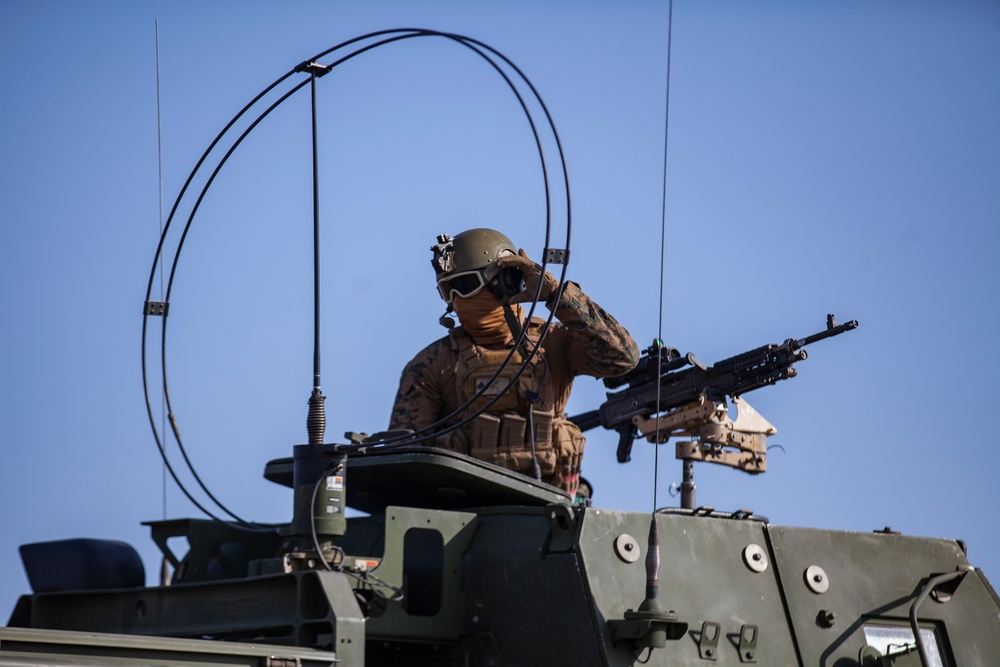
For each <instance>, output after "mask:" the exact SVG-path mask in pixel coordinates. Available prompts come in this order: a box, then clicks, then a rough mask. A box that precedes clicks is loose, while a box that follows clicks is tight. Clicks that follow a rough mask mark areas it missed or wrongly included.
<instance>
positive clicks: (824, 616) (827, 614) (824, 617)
mask: <svg viewBox="0 0 1000 667" xmlns="http://www.w3.org/2000/svg"><path fill="white" fill-rule="evenodd" d="M816 622H817V623H818V624H819V625H820V627H823V628H832V627H833V624H834V623H836V622H837V614H836V613H835V612H833V611H830V610H829V609H822V610H820V612H819V614H818V615H817V616H816Z"/></svg>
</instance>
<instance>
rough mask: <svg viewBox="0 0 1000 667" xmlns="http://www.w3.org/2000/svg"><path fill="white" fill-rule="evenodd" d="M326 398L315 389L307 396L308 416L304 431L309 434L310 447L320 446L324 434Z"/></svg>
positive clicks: (318, 389) (317, 388)
mask: <svg viewBox="0 0 1000 667" xmlns="http://www.w3.org/2000/svg"><path fill="white" fill-rule="evenodd" d="M325 402H326V396H324V395H323V392H322V391H320V388H319V387H316V388H314V389H313V391H312V395H311V396H309V416H308V417H306V431H307V432H308V433H309V444H310V445H322V444H323V435H324V434H325V433H326V408H325V407H324V406H325Z"/></svg>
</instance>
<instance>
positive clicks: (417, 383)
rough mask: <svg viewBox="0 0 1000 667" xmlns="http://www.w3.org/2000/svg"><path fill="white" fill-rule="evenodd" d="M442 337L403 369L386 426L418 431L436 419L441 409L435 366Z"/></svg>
mask: <svg viewBox="0 0 1000 667" xmlns="http://www.w3.org/2000/svg"><path fill="white" fill-rule="evenodd" d="M446 344H447V341H446V340H444V339H442V340H438V341H435V342H434V343H431V344H430V345H428V346H427V347H425V348H424V349H423V350H421V351H420V353H418V354H417V356H415V357H414V358H413V359H412V360H411V361H410V363H408V364H406V367H405V368H403V374H402V375H401V376H400V378H399V391H397V392H396V400H395V402H394V403H393V406H392V416H391V417H390V418H389V429H390V430H393V429H411V430H414V431H416V430H418V429H421V428H423V427H425V426H427V425H429V424H433V423H434V422H436V421H437V420H438V419H439V418H440V415H441V411H442V402H443V401H442V391H441V387H440V383H439V382H437V381H436V379H435V378H436V377H437V375H438V374H437V373H436V372H435V370H434V369H435V368H436V366H437V362H438V360H439V357H440V355H441V352H442V345H446Z"/></svg>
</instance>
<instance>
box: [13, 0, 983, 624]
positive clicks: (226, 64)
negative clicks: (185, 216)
mask: <svg viewBox="0 0 1000 667" xmlns="http://www.w3.org/2000/svg"><path fill="white" fill-rule="evenodd" d="M666 6H667V5H666V4H665V3H663V2H658V3H653V2H621V3H619V2H615V3H612V2H549V3H545V4H541V3H534V2H504V3H499V2H378V3H375V2H365V3H362V2H337V3H307V2H289V3H281V4H280V5H279V4H277V3H254V2H249V3H247V2H241V3H235V2H232V3H230V2H214V3H194V2H141V3H126V2H99V1H98V2H88V3H74V2H44V1H42V2H30V3H29V2H23V1H16V0H4V1H3V2H0V216H2V224H0V234H2V241H0V313H2V317H3V326H2V327H0V389H2V403H0V443H2V450H0V507H3V512H2V514H0V517H2V518H0V572H2V573H3V575H2V577H0V615H2V616H3V617H4V619H6V615H7V614H8V613H9V611H8V610H10V609H12V608H13V605H14V602H15V600H16V598H17V596H18V595H19V594H21V593H24V592H27V590H28V584H27V580H26V578H25V576H24V574H23V570H22V568H21V565H20V561H19V557H18V555H17V546H18V545H19V544H22V543H27V542H35V541H43V540H48V539H58V538H69V537H84V536H85V537H101V538H109V539H121V540H124V541H127V542H130V543H132V544H133V545H135V546H136V547H137V548H139V550H140V553H141V554H142V556H143V558H144V560H145V564H146V568H147V572H148V575H149V580H150V582H153V581H154V580H155V573H156V571H157V563H158V559H157V552H156V549H155V546H154V545H153V544H152V542H151V540H149V538H148V530H147V529H146V528H145V527H143V526H141V525H140V522H141V521H144V520H153V519H159V518H162V517H163V516H164V515H166V516H167V517H183V516H196V515H197V512H196V510H194V509H193V508H192V507H191V506H190V505H189V504H188V503H187V501H186V500H184V499H183V498H182V497H181V495H180V493H179V492H178V491H177V490H176V489H175V488H174V487H173V486H172V485H168V488H167V490H166V493H165V494H164V490H163V471H162V466H161V463H160V461H159V458H158V455H157V453H156V451H155V447H154V444H153V438H152V435H151V433H150V428H149V423H148V420H147V417H146V412H145V406H144V402H143V393H142V384H141V359H140V344H141V340H140V333H141V326H142V317H141V311H142V302H143V299H144V297H145V290H146V284H147V280H148V277H149V274H150V267H151V265H152V261H153V256H154V252H155V249H156V244H157V240H158V237H159V224H160V222H159V220H160V206H159V200H158V170H157V164H158V161H157V106H156V62H155V47H154V20H155V19H156V18H157V17H158V18H159V24H160V76H161V92H162V148H163V150H162V164H163V196H164V209H165V210H166V211H169V208H170V206H171V205H172V203H173V201H174V198H175V197H176V196H177V194H178V192H179V190H180V188H181V185H182V184H183V182H184V180H185V178H187V175H188V173H189V172H190V170H191V168H192V167H193V166H194V164H195V162H196V161H197V159H198V157H199V156H200V155H201V153H202V151H204V150H205V148H206V147H207V146H208V144H209V142H210V141H211V140H212V139H213V138H214V137H215V135H216V133H217V132H218V131H219V130H221V129H222V127H223V126H224V125H225V123H226V122H227V121H228V120H229V119H230V118H231V117H232V116H233V115H234V114H235V113H236V112H237V111H238V110H239V109H240V108H241V107H242V106H243V105H244V104H245V103H247V102H248V101H249V100H250V99H251V98H252V97H253V96H254V95H255V94H256V93H258V92H259V91H260V90H262V89H263V88H264V87H265V86H266V85H268V84H269V83H271V82H272V81H273V80H275V79H277V78H278V77H279V76H281V75H282V74H284V73H285V72H287V71H288V70H290V69H291V68H292V67H294V66H295V65H296V64H297V63H299V62H301V61H302V60H304V59H306V58H308V57H310V56H312V55H314V54H316V53H318V52H320V51H323V50H325V49H327V48H329V47H331V46H333V45H335V44H337V43H339V42H341V41H344V40H346V39H349V38H351V37H354V36H357V35H360V34H363V33H367V32H370V31H373V30H380V29H386V28H400V27H425V28H432V29H435V30H442V31H453V32H456V33H460V34H464V35H468V36H470V37H474V38H476V39H478V40H481V41H483V42H486V43H487V44H490V45H491V46H493V47H495V48H497V49H498V50H500V51H502V52H503V53H504V54H505V55H507V56H509V57H510V58H511V59H512V60H513V61H514V63H516V64H517V65H518V66H519V67H520V68H521V69H522V70H523V71H524V72H525V73H526V74H527V76H528V77H529V78H530V79H531V81H532V82H533V83H534V85H535V86H536V88H537V89H538V91H539V92H540V94H541V96H542V98H543V99H544V100H545V103H546V105H547V106H548V109H549V111H550V112H551V114H552V116H553V119H554V121H555V125H556V128H557V130H558V132H559V136H560V139H561V141H562V145H563V148H564V151H565V154H566V159H567V165H568V174H569V182H570V192H571V197H572V243H571V251H572V256H571V262H570V264H569V269H568V276H569V277H570V278H571V279H573V280H576V281H577V282H579V283H580V284H581V285H582V286H583V287H584V289H585V290H586V291H587V292H588V293H589V294H590V295H591V296H592V297H593V298H594V299H595V300H596V301H598V302H599V303H600V304H601V305H603V306H605V307H606V308H607V309H608V310H609V311H610V312H612V313H613V314H614V315H615V316H616V317H618V319H619V320H620V321H621V322H622V323H624V324H625V326H626V327H627V328H628V329H629V330H630V331H631V332H632V333H633V335H634V336H635V338H636V339H637V340H638V341H639V342H640V344H641V345H642V346H644V347H645V346H646V345H648V344H649V342H650V341H651V340H652V338H654V337H655V336H656V335H657V332H658V331H659V330H660V327H661V326H662V331H663V336H664V338H665V339H666V340H667V342H668V343H669V344H671V345H673V346H675V347H677V348H679V349H680V350H681V351H682V352H687V351H690V352H694V353H695V354H696V355H697V356H698V357H699V358H700V359H701V360H703V361H705V362H712V361H715V360H718V359H721V358H724V357H728V356H730V355H732V354H735V353H737V352H740V351H742V350H744V349H747V348H750V347H755V346H758V345H761V344H764V343H767V342H781V341H783V340H784V339H786V338H789V337H792V336H797V337H798V336H803V335H805V334H808V333H812V332H814V331H817V330H819V329H821V328H822V327H823V325H824V319H825V315H826V313H828V312H832V313H835V314H836V315H837V317H838V318H839V319H841V320H844V319H848V318H857V319H859V320H860V321H861V327H860V328H859V329H858V330H857V331H856V332H854V333H852V334H849V335H847V336H842V337H840V338H836V339H834V340H831V341H825V342H823V343H820V344H818V345H816V346H815V347H814V348H811V349H810V357H809V359H808V360H807V361H805V362H803V363H801V364H800V365H799V377H797V378H795V379H794V380H792V381H790V382H784V383H781V384H779V385H777V386H775V387H772V388H767V389H764V390H761V391H759V392H755V393H753V394H750V395H749V396H748V399H749V400H750V402H751V403H752V404H753V405H754V407H756V408H757V409H758V411H760V412H761V413H762V414H764V416H765V417H767V418H768V419H769V420H770V421H771V422H772V423H774V424H775V425H776V426H777V427H778V431H779V432H778V434H777V435H776V436H774V437H773V438H772V439H771V443H772V444H780V445H782V448H783V449H782V450H772V455H771V457H770V460H769V470H768V472H767V474H765V475H763V476H759V477H753V478H752V477H749V476H746V475H743V474H741V473H738V472H735V471H733V470H729V469H725V468H712V467H709V466H699V467H698V468H696V481H697V483H698V501H699V504H707V505H713V506H715V507H717V508H720V509H740V508H751V509H753V510H755V511H756V512H757V513H759V514H764V515H766V516H768V517H770V519H771V521H772V522H773V523H776V524H781V525H799V526H810V527H823V528H831V529H836V530H850V531H863V532H867V531H871V530H874V529H881V528H883V527H884V526H890V527H892V528H893V529H894V530H899V531H902V532H903V533H905V534H910V535H921V536H933V537H944V538H954V539H961V540H964V541H965V542H966V543H967V544H968V549H969V559H970V561H971V562H972V563H973V564H975V565H977V566H979V567H982V568H983V569H984V570H985V572H986V574H987V575H988V576H990V577H991V578H992V579H993V581H994V582H996V581H997V579H998V577H1000V491H998V490H997V489H998V487H997V484H996V481H995V475H996V471H997V469H998V468H1000V447H998V445H1000V442H998V437H997V435H996V434H995V432H994V429H993V428H992V421H993V420H992V419H991V415H992V410H993V409H995V406H997V404H998V403H1000V390H998V383H997V381H996V379H995V378H996V377H997V375H998V374H1000V352H998V351H997V349H996V341H997V340H998V339H1000V317H998V305H997V287H998V285H1000V262H998V260H997V257H998V254H1000V124H998V123H997V120H996V119H997V118H1000V85H998V84H1000V77H998V73H1000V5H997V4H996V3H994V2H973V1H971V0H966V1H962V2H906V3H904V2H887V1H881V2H860V1H858V2H852V1H846V2H810V3H790V2H789V3H780V2H743V1H739V2H737V1H731V2H723V1H719V2H710V3H708V2H693V1H691V0H687V1H684V0H679V1H678V2H677V3H676V4H675V7H674V25H673V38H674V43H673V52H672V58H673V62H672V65H671V67H672V71H671V75H672V81H671V90H670V137H669V152H668V169H667V205H666V209H667V218H666V228H667V241H666V262H665V265H664V296H663V317H662V323H661V319H660V314H659V313H660V305H659V304H660V296H659V285H658V282H659V244H660V214H661V201H662V194H663V192H662V184H663V134H664V98H665V78H666V54H667V50H666V35H667V11H666ZM319 104H320V116H321V123H320V140H321V146H322V148H321V164H320V173H321V182H322V186H321V192H322V194H321V206H322V211H323V257H324V267H323V302H324V315H323V318H324V319H323V332H324V333H323V340H322V346H323V360H324V361H323V363H324V366H323V368H324V375H323V378H324V379H323V388H324V392H325V393H326V395H327V397H328V398H327V415H328V416H327V418H328V423H329V427H328V430H327V434H328V440H335V439H337V438H338V436H339V434H340V433H342V432H343V431H346V430H355V431H368V432H373V431H377V430H380V429H381V428H383V427H384V426H385V424H386V421H387V419H388V413H389V410H390V407H391V403H392V398H393V395H394V393H395V389H396V383H397V380H398V376H399V371H400V369H401V368H402V366H403V365H404V364H405V363H406V361H407V360H408V359H409V358H410V357H412V355H413V354H415V353H416V352H417V351H418V350H419V349H421V348H422V347H423V346H424V345H425V344H427V343H428V342H430V341H431V340H433V339H435V338H437V337H438V336H440V335H442V333H443V330H442V329H441V328H440V327H439V326H438V324H437V318H438V316H439V315H440V313H441V311H442V310H443V308H442V305H441V302H440V299H439V298H438V297H437V294H436V291H435V289H434V286H433V279H432V274H431V272H430V269H429V268H428V265H427V260H428V259H429V253H428V252H427V248H428V247H429V246H430V245H431V243H432V242H433V238H434V236H435V235H436V234H439V233H441V232H446V231H447V232H450V233H455V232H457V231H459V230H461V229H464V228H467V227H472V226H491V227H497V228H500V229H502V230H504V231H505V232H506V233H507V234H508V235H509V236H510V237H512V238H513V239H514V241H515V242H516V243H518V244H519V245H522V246H524V247H525V248H526V249H527V251H528V252H529V253H530V254H532V255H534V256H537V255H538V254H539V252H540V250H541V248H542V247H543V233H544V222H545V221H544V201H543V191H542V188H541V175H540V170H539V166H538V158H537V154H536V153H535V152H534V147H533V143H532V139H531V135H530V132H529V129H528V127H527V124H526V122H525V120H524V117H523V115H521V114H520V111H519V109H518V107H517V104H516V101H515V100H514V99H513V97H512V96H511V94H510V92H509V91H508V90H507V89H506V88H505V87H504V85H503V83H502V81H501V80H500V79H499V77H497V75H496V74H495V73H494V72H493V71H492V70H490V69H489V67H488V66H486V65H485V64H484V63H483V61H482V60H480V59H479V58H478V57H476V56H475V55H474V54H471V53H470V52H468V51H467V50H465V49H463V48H461V47H459V46H456V45H455V44H452V43H448V42H446V41H444V40H435V39H419V40H409V41H407V42H406V43H403V44H396V45H393V46H387V47H382V48H380V49H378V50H376V51H375V52H372V53H370V54H367V55H366V56H364V57H362V58H358V59H356V60H355V61H352V62H351V63H348V64H346V65H344V66H343V67H339V68H337V69H336V70H335V72H334V73H333V74H331V75H330V76H328V77H326V78H324V79H322V80H321V81H320V86H319ZM308 132H309V112H308V98H307V95H306V94H305V93H300V94H299V95H297V96H296V97H295V98H293V99H292V100H291V101H289V102H288V103H286V104H285V105H283V106H282V107H281V108H280V109H279V110H278V111H277V112H275V114H274V115H273V117H272V118H270V119H268V121H266V123H264V124H262V126H261V128H260V129H259V130H258V131H255V132H254V134H253V135H252V136H251V139H248V141H247V142H246V145H245V146H242V147H241V148H240V149H239V151H238V152H237V153H236V154H235V155H234V157H233V159H232V161H231V164H230V165H228V166H227V167H226V168H225V170H224V171H223V172H222V174H220V177H219V178H218V180H217V182H216V184H215V185H213V187H212V189H211V190H210V194H209V195H208V196H207V197H206V199H205V202H204V204H203V205H202V208H201V210H200V212H199V215H198V218H197V219H196V222H195V224H194V226H193V227H192V231H191V233H190V235H189V238H188V239H187V241H186V244H185V247H184V252H183V254H182V261H181V263H180V266H179V270H178V275H177V278H176V281H175V285H174V292H173V295H172V298H171V314H170V318H169V321H170V331H169V337H168V349H169V357H168V374H169V380H170V393H171V397H172V399H173V405H174V411H175V414H176V416H177V419H178V423H179V426H180V430H181V432H182V434H183V436H184V440H185V444H186V446H187V447H188V448H189V451H190V452H191V456H192V458H193V460H194V461H195V464H196V465H197V467H198V470H199V472H200V474H201V476H202V478H203V479H205V480H206V482H207V483H208V485H209V486H210V487H211V489H212V491H213V493H214V494H215V495H216V496H217V497H219V498H220V499H221V500H223V501H224V502H225V503H226V504H227V505H228V506H230V507H231V508H232V509H233V510H234V511H236V512H237V513H238V514H240V515H242V516H244V517H246V518H251V519H256V520H261V521H282V520H286V519H287V518H288V517H289V516H290V512H291V492H290V491H288V490H287V489H284V488H282V487H278V486H275V485H273V484H271V483H269V482H267V481H265V480H263V478H262V476H261V473H262V471H263V466H264V464H265V463H266V462H267V461H268V460H270V459H273V458H278V457H283V456H287V455H289V454H290V452H291V446H292V445H294V444H297V443H300V442H303V441H304V440H305V437H306V436H305V427H304V422H305V416H306V400H307V398H308V395H309V391H310V389H311V371H312V366H311V350H312V347H311V346H312V342H311V331H312V322H311V311H310V307H311V293H310V284H311V283H310V280H311V277H310V272H309V268H310V261H311V254H310V253H311V249H310V238H311V237H310V234H311V208H310V201H311V200H310V189H309V183H310V180H309V179H310V172H309V163H308V141H309V134H308ZM547 148H548V150H549V151H551V146H548V147H547ZM547 158H548V159H549V160H554V159H555V157H554V155H552V154H551V153H547ZM556 208H557V210H556V214H555V216H554V223H553V224H554V227H555V231H554V234H555V235H556V236H557V237H558V236H560V235H564V234H565V211H564V210H562V208H561V207H559V206H557V207H556ZM157 289H158V287H157ZM153 347H154V349H155V348H156V347H158V339H156V342H155V344H154V345H153ZM151 363H152V365H153V366H154V367H155V366H156V365H157V364H158V359H157V358H155V357H154V358H153V360H152V362H151ZM603 396H604V394H603V386H602V385H601V384H600V383H599V382H597V381H593V380H590V379H587V378H581V379H580V380H578V382H577V386H576V390H575V392H574V395H573V398H572V401H571V404H570V410H571V412H583V411H585V410H589V409H592V408H595V407H597V405H599V403H600V402H601V401H602V399H603ZM158 401H159V398H158V397H156V398H155V401H154V402H156V403H157V404H158ZM615 444H616V435H615V434H614V433H610V432H591V433H590V438H589V440H588V445H587V451H586V457H585V461H584V474H585V475H586V476H587V477H589V478H590V479H591V480H592V482H593V483H594V486H595V487H596V499H595V500H596V503H597V504H598V505H600V506H602V507H607V508H615V509H627V510H635V511H646V510H648V509H650V508H651V507H652V503H653V500H652V491H653V485H654V481H653V472H652V471H653V465H652V464H653V455H652V449H651V447H650V446H649V445H645V444H642V443H637V444H636V446H635V452H634V457H633V461H632V463H631V464H628V465H619V464H618V463H617V462H616V461H615V458H614V449H615ZM672 452H673V448H672V446H668V447H666V448H664V449H662V450H661V457H660V469H659V474H658V485H659V486H658V490H657V499H658V504H659V505H661V506H665V505H677V504H678V499H677V498H673V497H671V496H670V493H669V487H670V484H671V483H672V482H679V481H680V463H679V462H677V461H674V460H673V456H672ZM164 498H165V499H166V502H165V503H164ZM164 504H165V505H166V510H165V511H164Z"/></svg>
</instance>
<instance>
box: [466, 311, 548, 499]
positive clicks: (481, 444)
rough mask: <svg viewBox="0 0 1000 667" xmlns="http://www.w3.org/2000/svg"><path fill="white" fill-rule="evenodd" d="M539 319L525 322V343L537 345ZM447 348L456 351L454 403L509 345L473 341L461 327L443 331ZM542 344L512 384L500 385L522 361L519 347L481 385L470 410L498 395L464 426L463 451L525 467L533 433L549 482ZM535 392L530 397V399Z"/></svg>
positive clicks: (480, 380)
mask: <svg viewBox="0 0 1000 667" xmlns="http://www.w3.org/2000/svg"><path fill="white" fill-rule="evenodd" d="M540 328H541V325H540V324H538V323H535V322H532V323H530V324H529V325H528V334H527V339H528V341H529V343H528V345H529V346H530V347H531V348H533V347H534V346H536V345H538V338H539V337H538V331H539V329H540ZM449 341H450V343H451V348H452V350H453V351H454V352H455V354H456V356H457V357H458V364H457V367H456V375H455V389H456V393H457V398H458V401H459V403H465V402H466V401H468V400H469V399H470V398H472V397H473V396H474V395H475V394H476V393H477V392H479V390H480V389H482V388H483V387H487V384H488V383H489V380H490V378H491V377H493V375H494V374H495V373H496V372H497V370H498V369H499V368H500V366H501V364H502V363H503V360H504V359H506V358H507V355H508V354H510V350H509V349H503V350H487V349H485V348H483V347H480V346H478V345H476V344H475V343H473V341H472V338H471V337H470V336H469V335H468V334H467V333H465V331H463V330H461V329H452V330H451V331H450V332H449ZM544 354H545V350H544V348H542V349H539V350H538V352H537V353H536V354H535V355H534V356H533V357H532V359H531V363H529V364H528V367H527V368H525V369H524V372H522V373H521V375H520V376H519V377H518V378H517V380H516V381H515V383H514V385H513V386H512V387H510V388H509V389H507V390H506V391H504V390H505V389H506V388H507V386H508V385H509V384H510V382H511V380H512V379H513V378H514V376H515V375H516V374H517V372H518V370H519V369H520V368H521V365H522V364H523V361H524V360H523V357H522V356H521V353H520V351H517V352H515V353H514V355H513V356H512V357H511V360H510V362H508V364H507V366H506V367H505V368H504V369H503V372H502V373H501V374H500V375H499V376H498V377H497V379H496V380H495V381H493V383H491V384H489V386H488V387H487V388H486V391H484V392H483V394H482V395H481V396H480V397H479V398H477V399H476V400H475V401H474V402H473V403H472V404H471V405H470V406H469V407H468V408H466V411H465V413H464V414H463V417H464V416H467V415H470V414H472V413H474V412H476V411H477V410H479V409H480V408H481V407H483V406H484V405H486V404H487V403H488V402H489V401H491V400H492V399H494V398H496V397H497V395H498V394H501V392H503V393H502V395H501V396H500V397H499V398H498V399H497V401H496V402H495V403H493V404H492V405H491V406H490V407H488V408H487V409H486V410H485V411H484V412H483V413H482V414H480V415H479V416H478V417H476V419H475V420H473V421H472V422H470V423H469V424H467V425H466V426H465V427H464V435H465V439H466V441H467V442H468V447H469V451H468V453H469V454H470V455H471V456H473V457H475V458H477V459H481V460H483V461H489V462H490V463H495V464H497V465H500V466H503V467H505V468H509V469H511V470H516V471H518V472H522V473H527V472H529V471H530V470H531V437H532V434H534V446H535V456H536V458H537V460H538V465H539V467H540V469H541V472H542V478H543V479H545V480H546V481H549V482H550V483H551V481H550V480H551V478H552V476H553V475H554V474H555V473H556V459H557V456H556V448H555V447H554V446H553V422H554V420H555V410H554V406H553V402H554V397H553V391H552V388H551V387H550V386H549V385H548V383H547V382H546V379H547V373H546V368H545V366H546V362H545V356H544ZM532 398H535V399H536V400H532Z"/></svg>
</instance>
